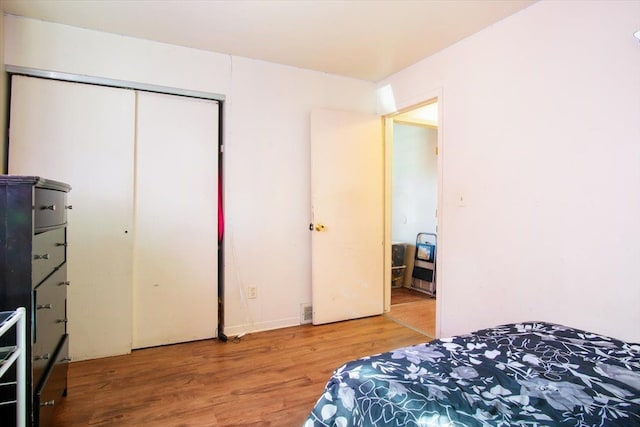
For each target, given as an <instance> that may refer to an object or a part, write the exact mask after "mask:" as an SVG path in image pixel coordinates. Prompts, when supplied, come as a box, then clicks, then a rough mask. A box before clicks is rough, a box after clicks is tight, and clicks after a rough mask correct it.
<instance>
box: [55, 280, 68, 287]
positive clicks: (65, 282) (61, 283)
mask: <svg viewBox="0 0 640 427" xmlns="http://www.w3.org/2000/svg"><path fill="white" fill-rule="evenodd" d="M70 284H71V282H70V281H68V280H66V281H64V282H60V283H58V286H69V285H70Z"/></svg>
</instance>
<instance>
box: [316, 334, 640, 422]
mask: <svg viewBox="0 0 640 427" xmlns="http://www.w3.org/2000/svg"><path fill="white" fill-rule="evenodd" d="M554 425H562V426H576V427H583V426H640V344H632V343H627V342H623V341H620V340H616V339H613V338H609V337H606V336H602V335H598V334H594V333H589V332H585V331H580V330H576V329H572V328H568V327H565V326H561V325H555V324H549V323H543V322H528V323H518V324H509V325H504V326H499V327H496V328H491V329H483V330H480V331H477V332H475V333H472V334H467V335H460V336H456V337H453V338H444V339H440V340H435V341H432V342H430V343H425V344H419V345H415V346H411V347H405V348H400V349H397V350H394V351H391V352H388V353H383V354H378V355H374V356H370V357H364V358H362V359H359V360H355V361H351V362H348V363H347V364H345V365H343V366H342V367H340V368H339V369H337V370H336V371H335V372H334V374H333V375H332V377H331V379H330V380H329V382H328V383H327V386H326V388H325V391H324V393H323V394H322V396H321V397H320V399H319V400H318V402H317V404H316V406H315V407H314V408H313V411H312V412H311V414H310V415H309V417H308V419H307V420H306V422H305V424H304V427H315V426H339V427H347V426H451V427H453V426H464V427H467V426H554Z"/></svg>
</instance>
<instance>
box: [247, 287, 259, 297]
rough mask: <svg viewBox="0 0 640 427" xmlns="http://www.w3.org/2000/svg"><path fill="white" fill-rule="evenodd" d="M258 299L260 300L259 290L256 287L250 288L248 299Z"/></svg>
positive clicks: (248, 289) (248, 288)
mask: <svg viewBox="0 0 640 427" xmlns="http://www.w3.org/2000/svg"><path fill="white" fill-rule="evenodd" d="M256 298H258V288H257V287H256V286H248V287H247V299H256Z"/></svg>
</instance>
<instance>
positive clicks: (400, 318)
mask: <svg viewBox="0 0 640 427" xmlns="http://www.w3.org/2000/svg"><path fill="white" fill-rule="evenodd" d="M384 316H385V317H387V318H389V319H391V320H393V321H395V322H398V323H400V324H402V325H403V326H406V327H408V328H411V329H413V330H415V331H416V332H420V333H422V334H424V335H427V336H429V337H431V338H435V336H436V299H435V298H431V297H430V296H428V295H427V294H425V293H422V292H419V291H416V290H413V289H409V288H393V289H391V311H390V312H388V313H385V315H384Z"/></svg>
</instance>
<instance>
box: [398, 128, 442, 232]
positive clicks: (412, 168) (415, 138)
mask: <svg viewBox="0 0 640 427" xmlns="http://www.w3.org/2000/svg"><path fill="white" fill-rule="evenodd" d="M437 146H438V131H437V130H435V129H428V128H425V127H421V126H411V125H403V124H394V126H393V183H392V191H393V207H392V215H391V216H392V229H391V238H392V240H393V241H397V242H405V243H409V244H413V243H415V241H416V235H417V234H418V233H421V232H427V233H435V232H436V208H437V197H438V157H437V156H436V151H435V150H436V147H437Z"/></svg>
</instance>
